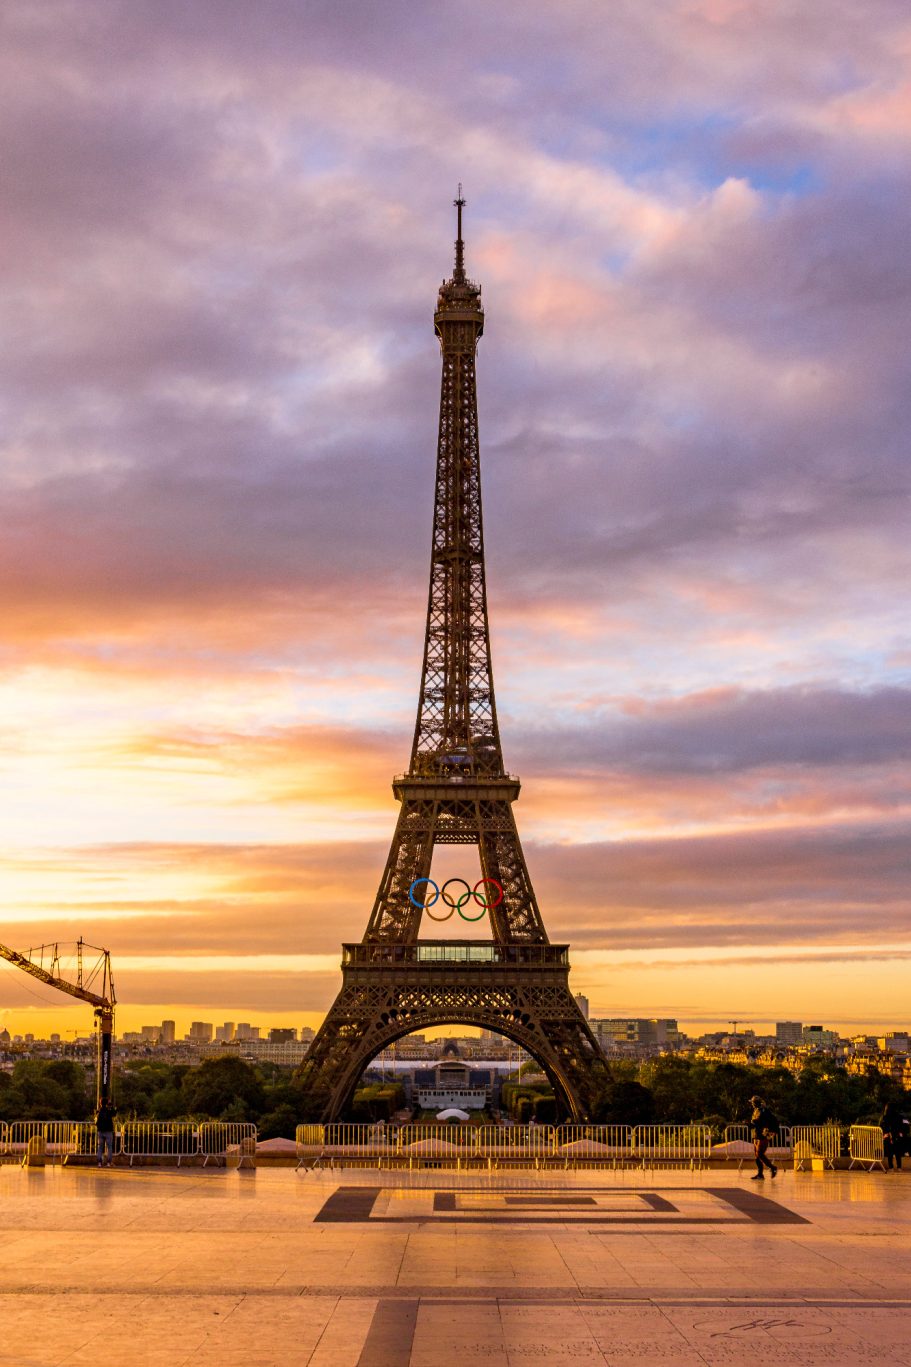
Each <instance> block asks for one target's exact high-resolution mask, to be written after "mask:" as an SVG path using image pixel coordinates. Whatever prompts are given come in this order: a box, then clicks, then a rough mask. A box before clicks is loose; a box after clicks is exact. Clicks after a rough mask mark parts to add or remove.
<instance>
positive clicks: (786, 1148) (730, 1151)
mask: <svg viewBox="0 0 911 1367" xmlns="http://www.w3.org/2000/svg"><path fill="white" fill-rule="evenodd" d="M721 1147H722V1148H723V1149H724V1157H726V1158H736V1159H737V1171H738V1172H741V1171H742V1170H743V1165H744V1163H747V1162H751V1161H752V1159H753V1156H754V1152H755V1151H754V1148H753V1131H752V1130H751V1129H750V1126H749V1125H748V1124H747V1123H746V1122H745V1121H740V1122H738V1123H737V1124H735V1125H725V1127H724V1141H723V1144H722V1145H721ZM713 1154H719V1151H718V1149H714V1150H713ZM766 1155H767V1157H768V1158H770V1159H771V1161H772V1162H773V1163H774V1162H776V1161H777V1162H778V1163H781V1162H783V1161H784V1160H785V1159H786V1158H790V1157H791V1126H790V1125H779V1127H778V1137H777V1139H775V1140H773V1141H772V1143H771V1144H770V1145H769V1147H768V1149H767V1150H766ZM719 1156H721V1155H720V1154H719Z"/></svg>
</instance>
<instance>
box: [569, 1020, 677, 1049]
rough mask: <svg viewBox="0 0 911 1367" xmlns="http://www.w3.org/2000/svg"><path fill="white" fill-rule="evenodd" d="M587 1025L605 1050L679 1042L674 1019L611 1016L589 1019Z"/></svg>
mask: <svg viewBox="0 0 911 1367" xmlns="http://www.w3.org/2000/svg"><path fill="white" fill-rule="evenodd" d="M589 1025H590V1026H591V1028H592V1030H593V1032H594V1034H595V1038H596V1039H597V1040H598V1041H599V1043H600V1045H601V1048H602V1049H604V1050H605V1051H608V1050H610V1049H618V1048H623V1047H628V1046H633V1047H636V1048H653V1049H660V1048H663V1047H664V1046H666V1045H669V1044H679V1043H680V1040H681V1035H680V1031H679V1029H678V1028H677V1022H676V1021H675V1020H666V1019H665V1020H654V1019H652V1020H646V1019H645V1018H643V1017H632V1018H629V1017H627V1018H620V1017H611V1018H608V1019H604V1020H592V1021H589Z"/></svg>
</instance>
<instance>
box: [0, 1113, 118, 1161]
mask: <svg viewBox="0 0 911 1367" xmlns="http://www.w3.org/2000/svg"><path fill="white" fill-rule="evenodd" d="M94 1152H95V1126H94V1125H93V1124H92V1123H91V1121H88V1120H13V1121H10V1123H9V1124H6V1123H4V1124H3V1125H2V1128H0V1157H2V1158H6V1159H12V1160H13V1162H17V1161H18V1162H22V1163H25V1162H28V1161H36V1162H45V1163H60V1164H63V1163H65V1162H66V1161H67V1159H68V1158H74V1157H76V1156H77V1155H82V1154H87V1153H94Z"/></svg>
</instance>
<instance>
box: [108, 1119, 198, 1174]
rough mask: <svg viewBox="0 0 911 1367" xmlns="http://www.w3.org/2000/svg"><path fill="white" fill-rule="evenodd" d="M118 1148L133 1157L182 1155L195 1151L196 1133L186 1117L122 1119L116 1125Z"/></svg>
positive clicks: (178, 1159)
mask: <svg viewBox="0 0 911 1367" xmlns="http://www.w3.org/2000/svg"><path fill="white" fill-rule="evenodd" d="M120 1152H121V1153H122V1154H123V1155H124V1157H129V1160H130V1167H132V1166H133V1161H134V1159H136V1158H176V1159H177V1166H178V1167H180V1161H181V1159H182V1158H191V1157H193V1156H194V1155H196V1154H198V1153H199V1133H198V1131H197V1129H196V1126H195V1125H194V1124H193V1122H192V1121H190V1120H125V1121H124V1122H123V1124H122V1126H121V1127H120Z"/></svg>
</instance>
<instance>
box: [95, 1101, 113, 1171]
mask: <svg viewBox="0 0 911 1367" xmlns="http://www.w3.org/2000/svg"><path fill="white" fill-rule="evenodd" d="M95 1131H96V1133H97V1135H98V1145H97V1150H96V1152H97V1157H98V1166H99V1168H109V1167H111V1166H112V1164H113V1162H114V1108H113V1106H112V1105H111V1103H110V1102H109V1101H102V1103H101V1105H100V1106H99V1107H98V1110H97V1111H96V1112H95ZM105 1153H107V1162H105Z"/></svg>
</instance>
